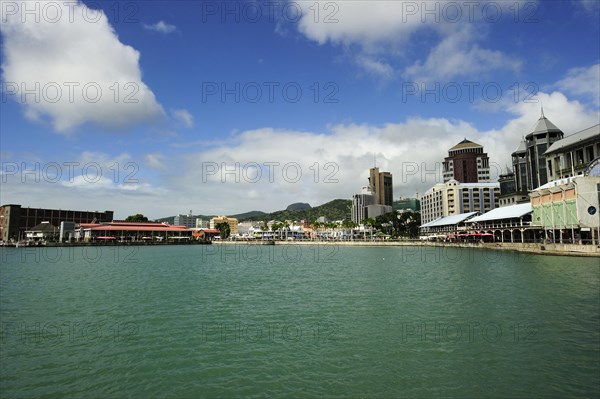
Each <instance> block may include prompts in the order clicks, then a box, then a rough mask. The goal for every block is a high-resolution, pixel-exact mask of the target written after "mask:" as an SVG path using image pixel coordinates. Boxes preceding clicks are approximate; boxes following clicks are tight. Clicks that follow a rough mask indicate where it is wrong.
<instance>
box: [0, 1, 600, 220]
mask: <svg viewBox="0 0 600 399" xmlns="http://www.w3.org/2000/svg"><path fill="white" fill-rule="evenodd" d="M0 12H1V15H0V18H1V19H0V32H1V33H0V34H1V37H2V49H1V54H2V55H1V57H0V66H1V72H2V75H1V84H2V86H1V95H2V99H1V102H0V107H1V110H0V162H1V165H2V169H1V171H0V173H1V175H0V178H1V179H2V180H1V190H0V197H1V198H0V203H2V204H21V205H22V206H29V207H43V208H60V209H74V210H99V211H103V210H113V211H114V212H115V218H117V219H122V218H125V217H127V216H128V215H132V214H136V213H142V214H144V215H146V216H148V217H149V218H151V219H155V218H160V217H166V216H172V215H176V214H187V213H188V212H189V211H190V210H191V211H192V213H193V214H204V215H212V214H225V215H227V214H229V215H231V214H236V213H241V212H247V211H252V210H260V211H264V212H272V211H276V210H280V209H284V208H285V207H286V206H287V205H289V204H291V203H294V202H308V203H309V204H311V205H312V206H317V205H320V204H323V203H326V202H328V201H330V200H333V199H337V198H345V199H350V198H351V197H352V195H353V194H356V193H359V192H360V190H361V187H362V186H365V185H367V178H368V175H369V168H371V167H373V166H374V165H377V166H378V167H379V168H380V169H381V170H382V171H389V172H391V173H392V175H393V179H394V187H393V188H394V197H395V199H398V198H399V197H401V196H402V197H414V196H415V195H416V193H417V192H419V193H424V192H425V191H426V190H427V189H428V188H430V187H431V186H433V185H435V184H436V183H439V182H441V181H442V179H441V173H440V171H441V162H442V161H443V159H444V157H445V156H447V154H448V149H449V148H450V147H452V146H453V145H455V144H456V143H458V142H460V141H461V140H463V139H464V138H468V139H469V140H471V141H474V142H477V143H479V144H482V145H483V146H484V150H485V151H486V152H487V153H488V155H489V157H490V163H491V174H492V177H493V178H497V176H498V174H499V173H500V171H501V170H504V168H506V166H507V165H509V164H510V154H511V152H512V151H513V150H514V149H515V148H516V147H517V146H518V144H519V142H520V140H521V139H522V137H523V136H525V135H526V134H527V133H528V131H529V130H530V129H531V128H532V126H533V125H534V124H535V122H536V121H537V119H538V118H539V117H540V114H541V110H542V107H543V112H544V114H545V116H546V117H547V118H548V119H549V120H550V121H552V122H553V123H554V124H555V125H557V126H558V127H559V128H561V129H562V131H563V132H564V133H565V135H569V134H573V133H575V132H577V131H579V130H582V129H585V128H587V127H590V126H593V125H595V124H598V123H600V111H599V109H600V2H597V1H590V0H583V1H576V0H565V1H438V2H435V1H428V2H422V1H399V0H393V1H374V0H373V1H371V0H370V1H361V0H345V1H314V0H309V1H288V0H278V1H260V2H252V1H239V2H238V1H139V2H138V1H96V2H87V1H67V0H65V1H27V2H22V1H5V0H1V1H0Z"/></svg>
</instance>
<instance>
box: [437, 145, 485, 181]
mask: <svg viewBox="0 0 600 399" xmlns="http://www.w3.org/2000/svg"><path fill="white" fill-rule="evenodd" d="M443 168H444V169H443V176H444V183H447V182H449V181H450V180H453V179H454V180H457V181H459V182H461V183H482V182H489V181H490V159H489V157H488V155H487V154H486V153H485V152H483V146H482V145H480V144H477V143H474V142H472V141H470V140H467V139H466V138H465V139H464V140H463V141H461V142H460V143H458V144H456V145H455V146H454V147H452V148H450V149H449V150H448V156H447V157H446V158H444V164H443Z"/></svg>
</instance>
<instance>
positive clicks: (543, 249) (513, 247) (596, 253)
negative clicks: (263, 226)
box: [212, 240, 600, 257]
mask: <svg viewBox="0 0 600 399" xmlns="http://www.w3.org/2000/svg"><path fill="white" fill-rule="evenodd" d="M212 243H213V244H214V245H236V244H237V245H269V244H266V243H265V242H264V241H260V240H257V241H213V242H212ZM273 243H274V244H271V245H327V246H351V247H434V248H436V247H437V248H448V247H450V248H475V249H488V250H497V251H512V252H524V253H530V254H538V255H558V256H581V257H600V245H591V244H590V245H583V244H543V243H500V242H493V243H444V242H427V241H420V240H419V241H417V240H415V241H274V242H273Z"/></svg>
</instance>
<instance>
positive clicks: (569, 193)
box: [530, 176, 600, 244]
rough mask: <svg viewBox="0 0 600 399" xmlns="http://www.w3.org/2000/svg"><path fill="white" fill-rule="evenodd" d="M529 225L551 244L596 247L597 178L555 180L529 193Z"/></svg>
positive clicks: (599, 200) (599, 187)
mask: <svg viewBox="0 0 600 399" xmlns="http://www.w3.org/2000/svg"><path fill="white" fill-rule="evenodd" d="M530 195H531V207H532V209H533V216H532V221H531V223H532V225H534V226H539V227H541V228H542V229H544V233H545V238H546V240H548V241H551V242H554V243H561V244H563V243H581V242H585V243H589V242H591V243H592V244H597V243H598V242H599V240H598V239H599V237H600V216H599V215H600V213H599V212H600V204H599V203H600V176H575V177H569V178H565V179H560V180H555V181H552V182H550V183H547V184H545V185H543V186H541V187H539V188H537V189H535V190H533V191H532V192H531V194H530Z"/></svg>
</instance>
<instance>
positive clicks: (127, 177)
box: [2, 92, 600, 218]
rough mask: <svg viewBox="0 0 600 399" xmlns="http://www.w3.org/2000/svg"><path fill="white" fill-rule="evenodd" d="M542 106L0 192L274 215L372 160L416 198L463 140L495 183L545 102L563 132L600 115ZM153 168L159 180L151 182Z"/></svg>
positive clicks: (267, 138)
mask: <svg viewBox="0 0 600 399" xmlns="http://www.w3.org/2000/svg"><path fill="white" fill-rule="evenodd" d="M537 100H538V101H537V102H531V103H525V102H522V101H521V102H517V103H510V102H505V103H503V104H502V105H503V111H504V112H507V113H508V114H509V115H511V117H510V118H509V119H508V120H507V122H505V123H504V124H502V125H500V126H498V127H497V128H495V129H490V130H484V129H481V128H479V127H478V126H477V125H476V124H474V123H472V122H470V121H468V120H453V119H449V118H421V117H412V118H406V119H404V120H401V121H391V122H389V123H386V124H381V125H372V124H356V123H346V124H338V125H332V126H328V127H326V128H325V129H324V131H323V132H314V131H300V130H292V129H274V128H268V127H265V128H261V129H255V130H247V131H242V132H239V133H236V134H234V135H233V136H231V137H229V138H228V139H227V140H223V141H220V142H213V143H211V144H210V145H207V146H204V147H203V148H202V149H200V150H192V149H190V147H187V151H188V152H187V153H185V154H183V155H180V156H177V157H172V158H167V157H166V156H165V155H163V154H159V153H146V154H142V155H140V159H139V160H138V161H136V159H134V157H132V156H131V155H130V154H127V153H122V154H118V155H113V156H111V155H108V154H103V153H98V152H84V153H82V154H81V155H80V156H79V157H78V158H77V159H75V160H72V161H74V162H77V163H78V166H77V167H76V169H75V170H76V172H77V173H78V174H77V175H76V176H75V177H74V178H73V179H72V181H65V180H66V179H67V174H66V173H64V174H63V179H62V180H61V182H62V183H60V184H51V182H49V181H47V180H48V179H46V180H45V179H44V178H42V179H41V182H39V181H38V182H35V181H33V180H31V179H30V180H28V182H27V184H23V183H22V181H21V176H20V174H18V173H16V174H10V175H6V174H3V175H2V179H3V189H4V190H5V191H6V193H9V196H7V198H6V200H7V201H8V202H15V203H22V204H24V205H29V206H36V205H38V204H36V203H32V202H31V201H32V198H44V201H45V203H46V204H47V206H50V207H60V208H63V209H64V208H66V207H69V208H72V209H80V208H81V207H82V206H81V204H85V208H87V209H90V207H91V208H93V209H111V210H115V211H116V212H117V217H125V216H127V215H130V214H135V213H140V212H141V213H144V214H146V215H147V216H149V217H151V218H159V217H164V216H169V215H174V214H177V213H181V212H182V211H183V210H188V209H190V208H191V209H194V211H195V212H197V213H201V214H234V213H238V212H246V211H250V210H262V211H275V210H279V209H283V208H285V207H286V206H287V205H289V204H291V203H294V202H309V203H310V204H311V205H313V206H315V205H319V204H322V203H325V202H328V201H330V200H332V199H335V198H346V199H349V198H351V196H352V195H353V194H355V193H357V192H360V188H361V186H364V185H366V184H367V178H368V169H369V168H371V167H372V166H373V158H374V156H375V158H376V162H377V165H378V166H379V167H380V168H381V170H384V171H389V172H391V173H392V174H393V179H394V197H395V198H397V197H399V196H401V195H402V196H409V195H410V196H412V195H414V193H415V192H416V191H419V192H420V193H423V192H425V191H426V190H427V189H429V188H430V187H431V186H433V185H434V184H436V183H438V182H440V181H441V173H440V172H441V167H442V161H443V159H444V157H446V156H447V153H448V149H449V148H450V147H452V146H453V145H455V144H456V143H458V142H460V141H461V140H463V139H464V138H465V137H466V138H468V139H470V140H472V141H475V142H477V143H479V144H482V145H483V146H484V149H485V151H486V152H487V153H488V155H489V157H490V162H491V169H492V170H491V172H492V176H495V177H497V175H498V174H499V173H500V171H501V170H502V169H503V168H504V167H505V166H507V165H510V162H511V161H510V154H511V153H512V151H513V150H514V149H515V148H516V147H517V146H518V144H519V142H520V140H521V139H522V137H523V136H525V135H527V133H528V132H529V131H530V130H531V128H532V127H533V126H534V125H535V123H536V121H537V120H538V118H539V117H540V107H541V103H542V102H543V104H544V113H545V115H546V117H547V118H549V119H550V120H551V121H552V122H553V123H554V124H556V125H557V126H558V127H559V128H561V129H562V130H563V132H564V133H565V134H566V135H567V134H572V133H575V132H577V131H579V130H581V129H584V128H587V127H589V126H592V125H594V124H596V123H598V122H597V121H598V119H599V117H600V115H599V114H598V111H597V109H594V110H590V109H588V108H586V107H585V106H584V105H583V104H581V103H580V102H578V101H574V100H569V99H568V98H567V97H566V96H565V95H564V94H563V93H561V92H550V93H545V92H540V93H538V95H537ZM167 159H168V160H169V162H166V160H167ZM40 162H43V160H42V161H40ZM96 164H97V165H99V166H100V168H101V170H102V172H103V173H102V178H97V177H96V176H97V173H96V169H97V168H96V167H94V166H91V167H90V168H89V169H87V170H85V173H84V166H85V165H96ZM28 168H29V169H31V166H29V167H28ZM154 170H158V171H160V174H159V175H155V176H152V178H150V177H148V175H149V174H151V172H152V171H154ZM116 171H118V173H116ZM42 177H43V176H42ZM38 180H39V179H38ZM3 192H4V191H3ZM106 192H108V193H110V195H109V196H106V195H104V194H105V193H106ZM101 194H102V195H101Z"/></svg>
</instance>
